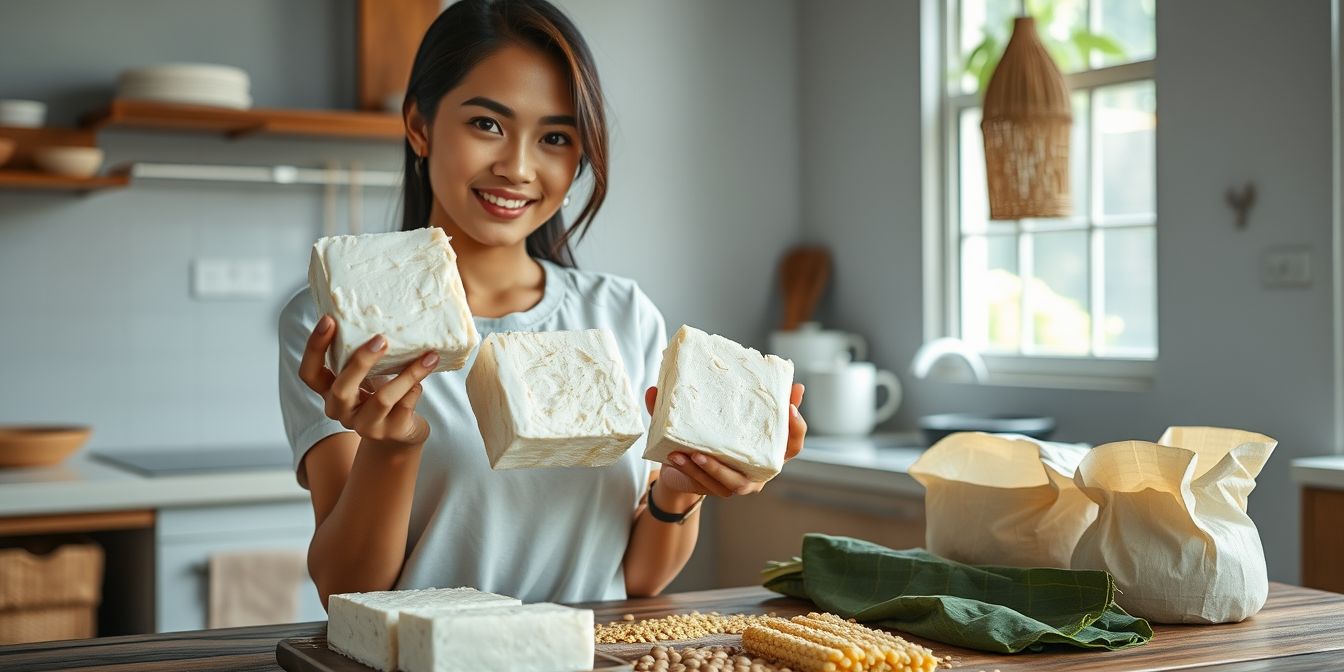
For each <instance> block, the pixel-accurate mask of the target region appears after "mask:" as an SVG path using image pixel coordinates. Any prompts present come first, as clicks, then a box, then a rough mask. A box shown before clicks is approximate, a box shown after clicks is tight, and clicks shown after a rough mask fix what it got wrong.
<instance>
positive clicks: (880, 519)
mask: <svg viewBox="0 0 1344 672" xmlns="http://www.w3.org/2000/svg"><path fill="white" fill-rule="evenodd" d="M718 523H719V524H718V532H717V536H716V541H717V542H718V543H717V549H718V550H717V553H718V582H719V585H721V586H751V585H760V583H761V570H762V569H763V568H764V567H765V564H766V562H768V561H770V560H787V559H789V558H792V557H794V556H796V555H798V554H799V553H800V552H801V551H802V544H803V535H804V534H806V533H808V532H822V533H825V534H833V535H841V536H847V537H854V538H857V539H865V540H867V541H871V542H874V543H878V544H882V545H883V546H889V547H891V548H913V547H916V546H923V545H924V500H923V498H921V497H907V496H900V495H892V494H886V493H871V492H863V491H854V490H846V489H844V488H839V487H835V486H830V485H819V484H811V483H797V482H788V481H776V482H774V483H771V484H770V485H768V486H767V487H766V488H765V490H763V491H761V492H759V493H757V494H754V495H751V496H749V497H741V498H736V497H735V498H733V499H729V500H726V501H723V502H721V506H720V507H719V521H718Z"/></svg>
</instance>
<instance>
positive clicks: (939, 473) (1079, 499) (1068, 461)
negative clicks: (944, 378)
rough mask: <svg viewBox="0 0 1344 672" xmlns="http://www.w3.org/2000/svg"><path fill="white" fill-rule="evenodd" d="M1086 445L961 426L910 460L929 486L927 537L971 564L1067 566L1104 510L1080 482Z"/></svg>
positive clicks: (937, 548) (935, 548)
mask: <svg viewBox="0 0 1344 672" xmlns="http://www.w3.org/2000/svg"><path fill="white" fill-rule="evenodd" d="M1086 454H1087V447H1086V446H1084V445H1075V444H1066V443H1050V442H1046V441H1039V440H1037V439H1032V438H1029V437H1026V436H1022V435H1020V434H985V433H982V432H959V433H956V434H952V435H950V436H948V437H946V438H944V439H943V440H941V441H939V442H938V443H935V444H934V445H933V446H932V447H931V448H929V449H928V450H926V451H924V454H923V455H920V457H919V459H918V460H916V461H915V463H914V464H912V465H911V466H910V475H911V476H912V477H914V479H915V480H917V481H919V482H920V484H922V485H923V486H924V490H925V492H924V509H925V515H926V516H927V524H926V526H925V533H924V534H925V544H926V545H927V546H928V549H929V551H930V552H932V553H936V554H938V555H941V556H943V557H945V558H948V559H949V560H956V561H957V562H964V563H967V564H972V565H1010V566H1015V567H1061V568H1064V569H1067V568H1068V567H1069V561H1070V558H1071V556H1072V555H1073V547H1074V544H1075V543H1077V541H1078V537H1079V536H1080V535H1082V533H1083V530H1085V529H1087V526H1088V525H1090V524H1091V523H1092V521H1093V519H1095V518H1096V516H1097V505H1096V504H1095V503H1094V502H1093V501H1092V500H1090V499H1088V498H1087V497H1086V496H1085V495H1083V494H1082V492H1081V491H1080V490H1079V489H1078V486H1077V485H1075V484H1074V482H1073V472H1074V469H1075V468H1076V467H1077V466H1078V463H1079V462H1080V461H1081V460H1082V459H1083V456H1084V455H1086Z"/></svg>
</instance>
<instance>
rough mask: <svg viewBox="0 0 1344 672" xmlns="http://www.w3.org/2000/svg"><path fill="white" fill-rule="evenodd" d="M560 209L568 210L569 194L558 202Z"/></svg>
mask: <svg viewBox="0 0 1344 672" xmlns="http://www.w3.org/2000/svg"><path fill="white" fill-rule="evenodd" d="M560 207H562V208H568V207H569V194H565V200H563V201H561V202H560Z"/></svg>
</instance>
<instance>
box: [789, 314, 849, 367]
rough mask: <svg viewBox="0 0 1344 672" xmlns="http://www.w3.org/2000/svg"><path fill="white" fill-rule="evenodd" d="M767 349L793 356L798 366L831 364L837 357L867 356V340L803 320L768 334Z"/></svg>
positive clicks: (847, 359)
mask: <svg viewBox="0 0 1344 672" xmlns="http://www.w3.org/2000/svg"><path fill="white" fill-rule="evenodd" d="M770 352H771V353H773V354H775V355H778V356H780V357H783V358H784V359H788V360H792V361H793V365H794V366H795V367H797V368H804V369H806V368H818V367H824V366H830V365H831V364H832V363H834V362H835V361H836V360H837V359H843V360H844V361H850V360H854V361H858V360H861V359H863V358H864V357H867V356H868V344H867V342H865V341H864V340H863V337H862V336H860V335H858V334H851V333H848V332H844V331H836V330H833V329H822V328H821V325H820V324H819V323H817V322H804V323H802V324H800V325H798V328H797V329H794V330H792V331H775V332H772V333H771V334H770Z"/></svg>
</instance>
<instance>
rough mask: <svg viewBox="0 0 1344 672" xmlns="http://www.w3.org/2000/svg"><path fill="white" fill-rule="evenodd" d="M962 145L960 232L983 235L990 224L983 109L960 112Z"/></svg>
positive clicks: (959, 191)
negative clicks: (987, 223)
mask: <svg viewBox="0 0 1344 672" xmlns="http://www.w3.org/2000/svg"><path fill="white" fill-rule="evenodd" d="M960 125H961V130H960V134H959V135H958V136H957V143H958V144H959V145H960V148H959V149H960V152H959V154H960V159H959V161H960V163H959V164H958V165H959V168H960V172H961V184H959V185H958V187H957V189H958V193H959V194H960V196H961V200H960V206H959V208H960V210H961V213H960V214H961V230H962V231H964V232H966V233H983V232H984V231H985V224H986V222H988V221H989V186H988V185H987V184H986V183H985V140H984V135H982V134H981V133H980V108H978V107H973V108H970V109H966V110H962V111H961V124H960Z"/></svg>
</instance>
